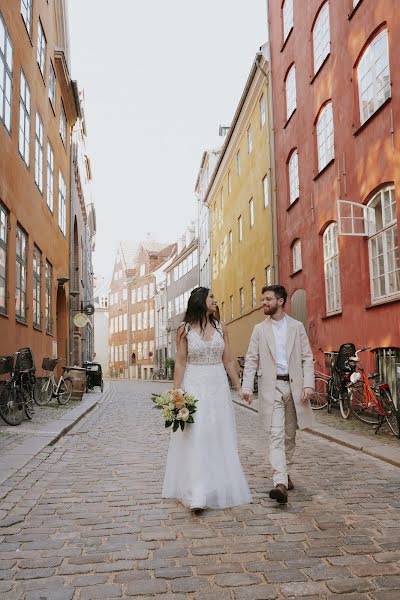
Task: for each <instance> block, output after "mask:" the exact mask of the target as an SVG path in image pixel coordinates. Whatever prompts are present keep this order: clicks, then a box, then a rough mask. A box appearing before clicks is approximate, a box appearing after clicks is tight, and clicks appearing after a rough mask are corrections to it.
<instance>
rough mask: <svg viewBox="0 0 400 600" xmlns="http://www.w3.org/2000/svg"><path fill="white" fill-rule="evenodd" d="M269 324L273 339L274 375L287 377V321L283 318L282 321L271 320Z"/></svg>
mask: <svg viewBox="0 0 400 600" xmlns="http://www.w3.org/2000/svg"><path fill="white" fill-rule="evenodd" d="M271 323H272V331H273V332H274V338H275V349H276V373H277V375H287V374H288V372H289V366H288V360H287V356H286V342H287V319H286V317H283V319H280V320H279V321H277V320H275V319H272V318H271Z"/></svg>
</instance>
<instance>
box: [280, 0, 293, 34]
mask: <svg viewBox="0 0 400 600" xmlns="http://www.w3.org/2000/svg"><path fill="white" fill-rule="evenodd" d="M282 14H283V41H284V42H285V41H286V38H287V37H288V35H289V33H290V32H291V31H292V29H293V0H285V2H284V3H283V7H282Z"/></svg>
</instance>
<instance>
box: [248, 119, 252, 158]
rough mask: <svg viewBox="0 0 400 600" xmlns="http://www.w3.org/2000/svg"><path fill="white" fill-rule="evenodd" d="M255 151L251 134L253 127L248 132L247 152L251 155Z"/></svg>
mask: <svg viewBox="0 0 400 600" xmlns="http://www.w3.org/2000/svg"><path fill="white" fill-rule="evenodd" d="M252 150H253V136H252V134H251V125H250V127H249V128H248V130H247V152H248V154H251V151H252Z"/></svg>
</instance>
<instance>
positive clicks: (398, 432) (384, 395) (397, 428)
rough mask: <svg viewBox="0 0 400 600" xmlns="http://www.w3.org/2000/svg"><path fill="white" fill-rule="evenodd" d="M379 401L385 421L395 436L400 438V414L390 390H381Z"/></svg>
mask: <svg viewBox="0 0 400 600" xmlns="http://www.w3.org/2000/svg"><path fill="white" fill-rule="evenodd" d="M379 400H380V403H381V405H382V408H383V411H384V413H385V419H386V421H387V424H388V425H389V427H390V429H391V430H392V433H393V435H395V436H396V437H397V438H400V413H399V412H398V410H397V408H396V407H395V405H394V403H393V400H392V398H391V396H390V394H389V392H388V390H385V389H381V390H379Z"/></svg>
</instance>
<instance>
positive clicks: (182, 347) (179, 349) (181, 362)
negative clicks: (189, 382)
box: [174, 325, 187, 389]
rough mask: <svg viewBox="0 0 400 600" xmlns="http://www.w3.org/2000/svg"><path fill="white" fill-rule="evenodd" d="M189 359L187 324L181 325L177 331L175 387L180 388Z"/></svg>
mask: <svg viewBox="0 0 400 600" xmlns="http://www.w3.org/2000/svg"><path fill="white" fill-rule="evenodd" d="M186 360H187V341H186V333H185V326H184V325H180V326H179V327H178V330H177V332H176V355H175V368H174V388H175V389H177V388H180V387H181V385H182V381H183V375H184V373H185V368H186Z"/></svg>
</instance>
